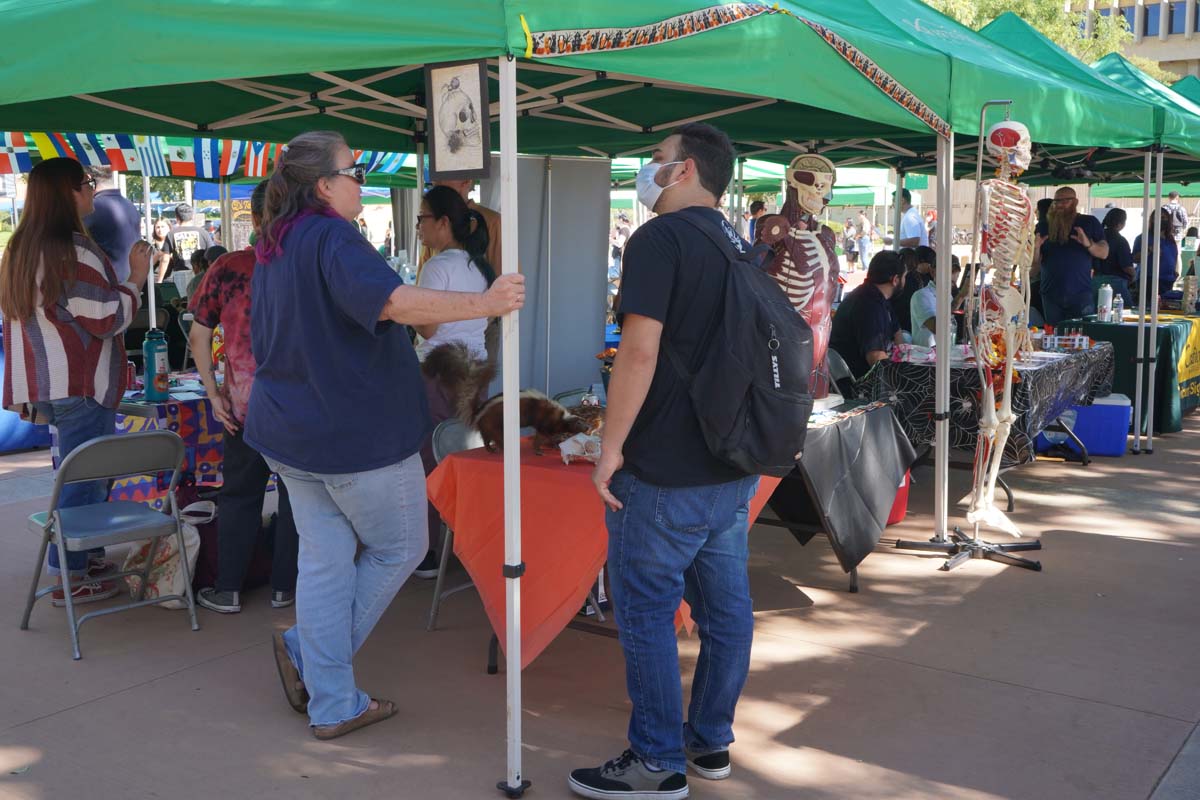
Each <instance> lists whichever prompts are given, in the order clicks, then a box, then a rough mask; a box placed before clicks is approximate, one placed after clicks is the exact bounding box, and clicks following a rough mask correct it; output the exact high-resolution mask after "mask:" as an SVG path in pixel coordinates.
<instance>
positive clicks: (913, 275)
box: [891, 247, 935, 334]
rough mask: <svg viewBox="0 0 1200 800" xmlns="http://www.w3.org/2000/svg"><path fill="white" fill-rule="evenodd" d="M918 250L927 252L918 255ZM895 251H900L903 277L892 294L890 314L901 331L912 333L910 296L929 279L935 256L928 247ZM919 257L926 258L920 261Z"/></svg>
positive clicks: (923, 286) (905, 248)
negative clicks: (902, 283)
mask: <svg viewBox="0 0 1200 800" xmlns="http://www.w3.org/2000/svg"><path fill="white" fill-rule="evenodd" d="M918 250H922V251H927V252H925V253H922V254H921V256H918ZM897 252H899V253H900V260H901V261H903V262H904V274H905V278H904V286H903V288H901V290H900V291H898V292H896V293H895V294H894V295H892V298H891V303H892V315H893V316H894V317H895V318H896V324H897V325H899V326H900V330H901V331H903V332H904V333H907V334H912V332H913V329H912V324H913V323H912V297H913V295H914V294H916V293H917V292H919V291H920V290H921V289H923V288H925V284H926V283H927V282H928V281H929V274H930V272H931V271H932V269H933V259H934V258H935V256H934V255H933V250H931V249H930V248H929V247H920V248H915V247H903V248H901V249H900V250H898V251H897ZM921 257H924V258H925V259H926V260H925V261H922V260H921Z"/></svg>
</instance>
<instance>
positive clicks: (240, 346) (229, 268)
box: [188, 181, 299, 614]
mask: <svg viewBox="0 0 1200 800" xmlns="http://www.w3.org/2000/svg"><path fill="white" fill-rule="evenodd" d="M266 196H267V182H266V181H263V182H262V183H259V184H258V185H257V186H255V187H254V191H253V192H252V193H251V194H250V221H251V225H252V226H253V228H254V232H255V233H256V234H257V233H258V232H259V231H260V230H261V228H262V217H263V205H264V203H265V202H266ZM218 247H219V246H218V245H213V246H212V247H210V248H208V250H207V251H206V252H205V253H203V254H202V255H203V256H204V257H205V260H207V258H208V256H209V254H210V253H211V254H212V255H214V256H215V258H213V260H212V265H211V267H210V268H209V269H208V270H207V271H206V272H203V273H202V274H200V275H198V276H197V277H196V278H195V279H194V280H198V281H199V282H200V283H199V286H198V288H197V290H196V291H195V293H192V292H190V291H189V293H188V296H189V297H190V298H191V302H190V303H189V308H190V310H191V312H192V314H194V315H195V321H194V322H193V323H192V329H191V332H190V333H189V335H188V338H189V339H190V341H191V345H192V353H193V357H194V358H195V360H196V371H197V372H199V373H200V380H201V381H202V382H203V383H204V390H205V392H206V393H207V394H208V399H209V403H210V404H211V405H212V411H213V416H214V417H216V418H217V421H218V422H220V423H221V424H222V425H223V426H224V427H225V437H224V447H225V464H224V468H223V475H224V479H225V480H224V483H222V484H221V493H220V495H219V496H218V505H219V506H220V510H221V513H220V514H218V515H217V580H216V585H215V586H205V587H202V588H201V589H200V591H199V592H198V593H197V594H196V602H197V603H199V604H200V605H202V606H204V607H205V608H207V609H209V610H210V611H216V612H218V613H220V614H237V613H239V612H240V611H241V610H242V584H243V583H245V580H246V571H247V570H248V569H249V567H250V562H251V560H252V559H253V557H254V547H255V544H256V543H257V541H258V534H259V529H260V528H261V527H262V510H263V498H264V497H265V496H266V492H267V483H268V481H269V480H270V478H271V468H270V467H268V466H267V462H266V460H265V459H263V457H262V456H261V455H260V454H259V453H258V452H257V451H256V450H254V448H252V447H250V446H249V445H248V444H246V441H245V439H244V438H243V437H242V425H243V424H244V422H245V419H246V410H247V408H248V406H249V404H250V392H251V389H252V388H253V386H254V370H255V368H256V366H257V365H256V364H255V361H254V353H253V352H251V346H250V341H251V335H250V326H251V324H252V321H251V317H250V306H251V300H250V286H251V281H252V279H253V277H254V269H255V262H254V249H253V248H251V247H247V248H246V249H245V250H239V251H237V252H235V253H228V254H226V253H216V252H214V251H216V250H217V249H218ZM220 249H221V250H224V248H220ZM197 252H199V251H197ZM218 325H220V326H221V328H222V330H223V331H224V335H225V364H226V368H225V382H224V383H223V384H222V385H220V386H218V385H217V378H216V371H215V370H214V369H213V359H212V340H213V330H214V329H216V327H217V326H218ZM276 488H277V489H278V491H279V512H278V516H277V517H276V521H275V541H274V548H273V551H272V557H271V607H272V608H286V607H287V606H290V605H292V603H294V602H295V599H296V559H297V551H298V548H299V539H298V538H297V535H296V522H295V520H294V518H293V517H292V504H291V501H290V499H289V497H288V491H287V486H286V485H285V484H284V482H283V481H277V482H276Z"/></svg>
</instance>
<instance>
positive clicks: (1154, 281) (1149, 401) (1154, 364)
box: [1142, 147, 1163, 453]
mask: <svg viewBox="0 0 1200 800" xmlns="http://www.w3.org/2000/svg"><path fill="white" fill-rule="evenodd" d="M1155 159H1156V160H1157V162H1158V163H1157V165H1156V167H1157V168H1156V170H1155V172H1156V173H1157V175H1156V182H1157V184H1158V190H1157V192H1156V194H1155V201H1154V211H1153V212H1152V213H1151V217H1152V218H1153V220H1154V223H1153V225H1152V227H1151V229H1150V231H1147V232H1146V233H1144V234H1142V246H1143V247H1144V246H1145V243H1146V240H1147V239H1149V238H1150V235H1153V236H1154V238H1155V240H1156V243H1155V246H1154V275H1153V276H1151V277H1149V278H1147V279H1146V282H1147V283H1149V284H1150V297H1151V298H1152V299H1151V303H1150V342H1149V346H1148V347H1147V349H1148V350H1149V351H1150V352H1149V353H1147V356H1146V364H1147V365H1149V368H1150V372H1149V375H1150V380H1149V386H1148V387H1147V389H1146V419H1147V424H1146V452H1147V453H1153V452H1154V384H1156V383H1157V382H1158V381H1157V380H1156V378H1157V377H1158V276H1159V275H1160V274H1162V273H1160V272H1159V267H1160V264H1161V261H1162V241H1161V240H1159V235H1158V231H1159V228H1160V224H1159V217H1160V215H1161V213H1162V212H1161V211H1160V210H1159V209H1161V208H1162V201H1163V148H1161V147H1160V148H1158V153H1157V154H1156V155H1155ZM1151 231H1152V232H1153V233H1151Z"/></svg>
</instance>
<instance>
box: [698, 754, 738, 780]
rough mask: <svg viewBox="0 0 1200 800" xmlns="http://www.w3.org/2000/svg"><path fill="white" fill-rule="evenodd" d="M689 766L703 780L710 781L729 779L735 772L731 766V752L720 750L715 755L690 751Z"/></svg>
mask: <svg viewBox="0 0 1200 800" xmlns="http://www.w3.org/2000/svg"><path fill="white" fill-rule="evenodd" d="M687 763H688V766H689V767H691V768H692V772H695V773H696V774H697V775H699V776H700V777H701V778H707V779H708V780H710V781H721V780H725V779H726V778H728V777H729V773H730V772H732V771H733V770H732V769H731V768H730V766H729V751H728V750H718V751H716V752H715V753H693V752H691V751H688V754H687Z"/></svg>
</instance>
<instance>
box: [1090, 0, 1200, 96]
mask: <svg viewBox="0 0 1200 800" xmlns="http://www.w3.org/2000/svg"><path fill="white" fill-rule="evenodd" d="M1073 5H1074V7H1075V8H1077V9H1082V8H1088V9H1092V10H1095V11H1096V12H1098V13H1099V14H1102V15H1104V16H1109V15H1113V14H1120V15H1121V16H1123V17H1125V21H1126V22H1127V23H1128V24H1129V30H1131V31H1133V41H1132V42H1131V43H1130V44H1129V45H1128V46H1127V47H1126V55H1134V56H1141V57H1142V58H1147V59H1150V60H1151V61H1155V62H1157V63H1158V65H1159V66H1160V67H1162V68H1163V69H1165V70H1168V71H1170V72H1174V73H1175V74H1176V75H1178V76H1179V77H1181V78H1182V77H1184V76H1187V75H1196V76H1197V77H1200V7H1198V0H1087V2H1086V3H1074V4H1073ZM1086 24H1087V27H1088V32H1089V33H1090V27H1091V24H1092V21H1091V17H1090V16H1089V17H1088V20H1087V23H1086Z"/></svg>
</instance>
